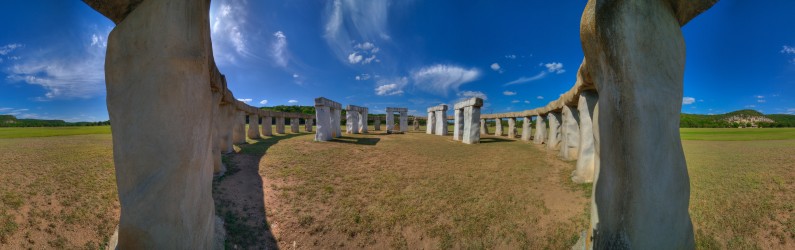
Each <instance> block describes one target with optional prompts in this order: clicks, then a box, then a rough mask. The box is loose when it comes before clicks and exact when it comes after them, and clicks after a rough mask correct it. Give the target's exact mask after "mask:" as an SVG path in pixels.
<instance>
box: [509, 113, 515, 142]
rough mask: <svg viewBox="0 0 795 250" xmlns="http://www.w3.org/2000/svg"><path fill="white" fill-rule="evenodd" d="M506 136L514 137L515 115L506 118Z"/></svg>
mask: <svg viewBox="0 0 795 250" xmlns="http://www.w3.org/2000/svg"><path fill="white" fill-rule="evenodd" d="M508 137H510V138H511V139H514V138H516V117H509V118H508Z"/></svg>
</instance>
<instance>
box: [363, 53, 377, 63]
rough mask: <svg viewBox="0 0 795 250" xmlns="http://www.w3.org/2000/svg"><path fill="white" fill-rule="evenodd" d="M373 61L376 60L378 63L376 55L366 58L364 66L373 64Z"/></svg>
mask: <svg viewBox="0 0 795 250" xmlns="http://www.w3.org/2000/svg"><path fill="white" fill-rule="evenodd" d="M373 60H376V62H378V61H377V59H375V55H371V56H370V57H368V58H365V59H364V61H362V64H370V62H372V61H373Z"/></svg>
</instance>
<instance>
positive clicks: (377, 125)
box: [373, 119, 381, 131]
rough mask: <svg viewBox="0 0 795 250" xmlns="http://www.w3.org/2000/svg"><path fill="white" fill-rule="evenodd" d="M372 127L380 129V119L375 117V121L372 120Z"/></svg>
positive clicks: (376, 129)
mask: <svg viewBox="0 0 795 250" xmlns="http://www.w3.org/2000/svg"><path fill="white" fill-rule="evenodd" d="M373 129H375V131H380V130H381V120H379V119H376V120H375V121H373Z"/></svg>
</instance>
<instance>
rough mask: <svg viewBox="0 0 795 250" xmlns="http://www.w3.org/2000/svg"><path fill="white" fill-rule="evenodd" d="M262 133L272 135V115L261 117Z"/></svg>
mask: <svg viewBox="0 0 795 250" xmlns="http://www.w3.org/2000/svg"><path fill="white" fill-rule="evenodd" d="M261 126H262V135H263V136H273V117H270V116H265V117H262V125H261Z"/></svg>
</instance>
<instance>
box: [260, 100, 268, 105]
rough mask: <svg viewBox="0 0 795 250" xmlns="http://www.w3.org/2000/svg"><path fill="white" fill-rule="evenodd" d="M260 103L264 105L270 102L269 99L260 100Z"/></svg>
mask: <svg viewBox="0 0 795 250" xmlns="http://www.w3.org/2000/svg"><path fill="white" fill-rule="evenodd" d="M259 104H262V105H265V104H268V100H262V101H259Z"/></svg>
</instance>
